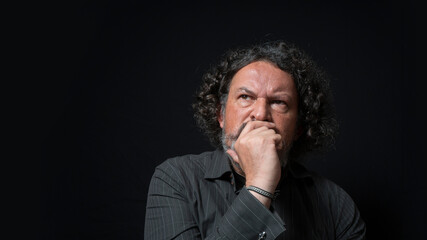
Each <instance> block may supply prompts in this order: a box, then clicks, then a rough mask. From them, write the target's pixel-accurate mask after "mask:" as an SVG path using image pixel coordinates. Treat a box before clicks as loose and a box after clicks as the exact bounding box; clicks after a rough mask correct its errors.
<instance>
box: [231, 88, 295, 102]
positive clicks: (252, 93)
mask: <svg viewBox="0 0 427 240" xmlns="http://www.w3.org/2000/svg"><path fill="white" fill-rule="evenodd" d="M237 91H238V92H246V93H248V94H250V95H255V92H253V91H251V90H249V89H248V88H247V87H240V88H238V89H237ZM273 95H274V96H276V97H286V98H287V99H288V100H292V98H291V96H289V94H287V93H286V92H279V93H274V94H273Z"/></svg>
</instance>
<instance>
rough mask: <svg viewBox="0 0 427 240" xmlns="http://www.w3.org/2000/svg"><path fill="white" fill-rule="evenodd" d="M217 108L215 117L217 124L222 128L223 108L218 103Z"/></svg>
mask: <svg viewBox="0 0 427 240" xmlns="http://www.w3.org/2000/svg"><path fill="white" fill-rule="evenodd" d="M217 109H218V110H217V111H216V117H217V120H218V123H219V126H220V127H221V128H223V127H224V116H223V115H224V114H223V112H224V111H223V109H222V104H220V105H219V106H218V108H217Z"/></svg>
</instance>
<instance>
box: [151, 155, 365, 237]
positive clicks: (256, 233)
mask: <svg viewBox="0 0 427 240" xmlns="http://www.w3.org/2000/svg"><path fill="white" fill-rule="evenodd" d="M236 177H237V174H235V173H234V171H232V169H231V166H230V163H229V159H228V156H227V154H226V153H224V152H223V151H222V150H216V151H213V152H205V153H202V154H199V155H185V156H180V157H175V158H171V159H168V160H166V161H165V162H163V163H162V164H160V165H159V166H158V167H157V168H156V170H155V172H154V174H153V177H152V179H151V183H150V187H149V191H148V199H147V208H146V218H145V231H144V235H145V239H147V240H151V239H153V240H157V239H186V240H187V239H232V240H237V239H288V240H290V239H298V240H302V239H310V240H312V239H365V232H366V228H365V224H364V222H363V220H362V219H361V217H360V214H359V211H358V209H357V207H356V205H355V204H354V202H353V200H352V199H351V197H350V196H349V195H348V194H347V193H346V192H345V191H344V190H343V189H342V188H340V187H339V186H338V185H336V184H334V183H333V182H331V181H329V180H327V179H325V178H322V177H320V176H318V175H316V174H314V173H311V172H308V171H307V170H306V169H305V168H304V167H303V166H302V165H300V164H297V163H294V162H292V161H291V162H290V163H289V164H288V165H287V167H286V169H284V170H283V174H282V179H281V181H280V183H279V186H278V189H279V190H280V195H279V196H278V197H277V198H276V200H274V201H273V202H272V204H271V207H270V209H267V208H266V207H265V206H264V205H262V204H261V203H260V202H259V201H258V200H257V199H256V198H255V197H254V196H253V195H252V194H251V193H249V192H248V190H246V188H244V187H243V185H244V178H239V177H237V178H236Z"/></svg>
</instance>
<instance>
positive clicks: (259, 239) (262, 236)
mask: <svg viewBox="0 0 427 240" xmlns="http://www.w3.org/2000/svg"><path fill="white" fill-rule="evenodd" d="M266 237H267V233H266V232H262V233H260V234H259V235H258V240H262V239H265V238H266Z"/></svg>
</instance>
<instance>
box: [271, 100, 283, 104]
mask: <svg viewBox="0 0 427 240" xmlns="http://www.w3.org/2000/svg"><path fill="white" fill-rule="evenodd" d="M271 103H272V104H278V105H286V102H285V101H282V100H273V101H271Z"/></svg>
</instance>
